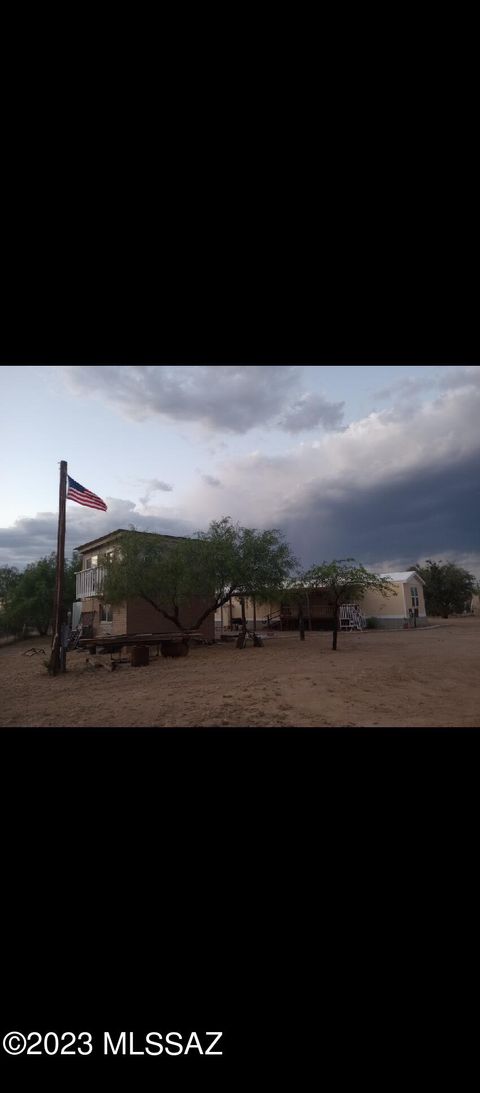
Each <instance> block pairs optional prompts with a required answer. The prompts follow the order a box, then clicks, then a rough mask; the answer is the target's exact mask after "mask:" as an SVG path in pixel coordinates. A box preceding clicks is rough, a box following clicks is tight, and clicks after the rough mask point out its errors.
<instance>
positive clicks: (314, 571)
mask: <svg viewBox="0 0 480 1093" xmlns="http://www.w3.org/2000/svg"><path fill="white" fill-rule="evenodd" d="M303 579H304V581H305V583H306V585H307V587H310V588H312V589H323V591H324V592H326V594H327V597H328V601H329V603H331V604H332V605H333V607H334V617H333V641H332V649H336V648H337V634H338V630H339V619H340V606H341V604H342V603H352V602H355V601H356V600H358V599H361V597H362V596H363V595H365V593H366V592H370V591H375V592H380V593H381V595H382V596H388V595H392V594H393V595H394V594H395V591H394V589H393V588H392V587H391V584H390V582H389V581H388V580H387V579H385V578H384V577H378V576H377V574H376V573H369V572H368V570H367V569H365V567H364V566H363V565H360V563H358V562H356V561H355V558H340V559H334V561H333V562H322V565H316V566H312V567H311V568H310V569H308V570H307V571H306V573H304V575H303Z"/></svg>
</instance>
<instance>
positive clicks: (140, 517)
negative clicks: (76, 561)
mask: <svg viewBox="0 0 480 1093" xmlns="http://www.w3.org/2000/svg"><path fill="white" fill-rule="evenodd" d="M106 500H107V504H108V510H107V512H98V511H96V510H94V509H91V510H89V509H85V508H84V507H83V506H80V505H78V506H77V505H73V504H67V517H66V533H65V557H70V556H71V554H72V551H73V550H74V548H75V547H76V546H78V545H79V544H80V543H87V542H89V541H90V539H96V538H98V537H99V536H101V535H105V534H107V532H109V531H114V530H115V529H116V528H119V527H123V528H128V527H129V526H130V524H133V525H134V526H135V527H136V528H138V529H139V530H140V531H158V532H164V534H166V535H191V534H193V532H194V531H195V530H196V526H195V525H194V524H192V522H191V521H189V520H187V519H184V518H183V517H181V516H179V515H177V513H176V512H175V513H174V514H171V513H170V512H167V511H163V512H162V511H161V510H160V511H157V512H149V513H148V515H145V514H143V513H141V512H139V511H138V510H137V508H136V506H135V503H134V502H133V501H128V500H124V499H121V498H115V497H107V498H106ZM57 525H58V514H57V513H56V512H41V513H37V515H36V516H31V517H30V516H21V517H19V518H18V520H16V521H15V523H14V525H13V526H12V527H9V528H0V566H2V565H15V566H17V567H18V568H19V569H22V568H23V567H24V566H26V565H27V564H28V563H29V562H35V561H37V560H38V559H39V558H42V557H44V556H45V555H48V554H50V553H51V552H52V551H56V549H57Z"/></svg>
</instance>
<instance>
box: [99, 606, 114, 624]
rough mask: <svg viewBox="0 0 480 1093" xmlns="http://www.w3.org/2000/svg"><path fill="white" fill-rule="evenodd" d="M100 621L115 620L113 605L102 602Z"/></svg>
mask: <svg viewBox="0 0 480 1093" xmlns="http://www.w3.org/2000/svg"><path fill="white" fill-rule="evenodd" d="M100 622H113V612H112V605H111V604H110V603H100Z"/></svg>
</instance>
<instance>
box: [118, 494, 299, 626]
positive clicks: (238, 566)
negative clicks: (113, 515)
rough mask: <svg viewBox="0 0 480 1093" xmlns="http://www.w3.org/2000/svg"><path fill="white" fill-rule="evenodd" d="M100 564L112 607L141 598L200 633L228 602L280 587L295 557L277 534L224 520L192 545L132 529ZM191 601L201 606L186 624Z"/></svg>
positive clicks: (197, 536) (194, 539) (177, 621)
mask: <svg viewBox="0 0 480 1093" xmlns="http://www.w3.org/2000/svg"><path fill="white" fill-rule="evenodd" d="M101 563H102V564H103V565H104V566H105V579H104V588H103V591H104V597H105V599H106V600H107V601H108V602H110V603H120V602H121V601H123V600H125V599H129V598H130V597H140V598H141V599H143V600H145V601H146V603H149V604H150V605H151V606H152V607H154V608H155V610H156V611H158V612H159V614H160V615H162V616H163V618H165V619H168V620H169V621H170V622H172V623H173V624H174V626H176V627H178V629H179V630H182V631H186V630H187V629H194V630H197V629H198V628H199V627H200V626H201V624H202V622H204V620H205V619H206V618H208V616H209V615H210V614H212V613H214V612H215V611H217V610H218V608H219V607H222V606H223V604H225V603H227V602H228V600H229V599H230V596H240V597H242V596H247V595H248V596H250V595H253V594H257V595H262V594H263V593H264V592H266V590H270V589H271V588H273V587H277V585H278V582H279V581H281V580H282V579H283V577H284V576H285V574H286V573H287V572H288V567H289V565H290V564H292V556H291V554H290V548H289V547H288V546H287V545H286V544H285V543H283V542H282V540H281V536H280V533H279V532H277V531H266V532H257V531H255V530H253V529H250V528H241V527H240V526H239V525H238V524H233V523H232V521H231V520H230V518H229V517H227V516H226V517H223V519H221V520H213V521H212V522H211V524H210V526H209V528H208V530H207V531H205V532H198V533H197V535H196V537H195V538H193V539H185V538H175V537H173V536H172V537H169V536H161V535H153V534H150V533H145V532H139V531H135V530H134V529H131V530H130V531H128V532H125V533H124V535H123V536H122V537H121V538H120V539H119V542H118V547H117V549H116V551H115V553H114V554H113V556H110V557H106V558H102V559H101ZM193 597H195V598H200V600H201V601H202V602H201V605H199V614H198V617H197V619H196V620H195V622H194V623H191V622H190V623H189V624H187V621H186V607H187V605H191V603H192V598H193Z"/></svg>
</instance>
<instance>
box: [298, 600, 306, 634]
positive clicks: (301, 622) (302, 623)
mask: <svg viewBox="0 0 480 1093" xmlns="http://www.w3.org/2000/svg"><path fill="white" fill-rule="evenodd" d="M298 629H299V631H300V641H305V619H304V617H303V608H302V607H300V608H299V611H298Z"/></svg>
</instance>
